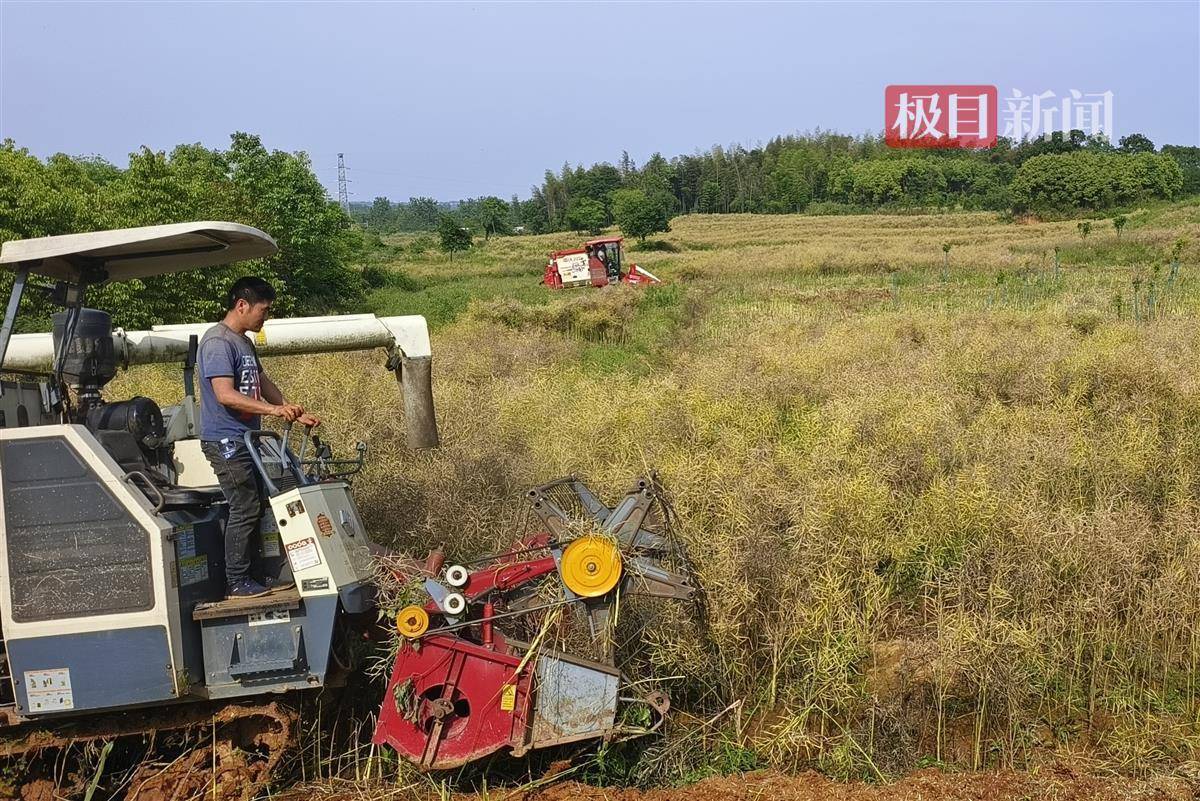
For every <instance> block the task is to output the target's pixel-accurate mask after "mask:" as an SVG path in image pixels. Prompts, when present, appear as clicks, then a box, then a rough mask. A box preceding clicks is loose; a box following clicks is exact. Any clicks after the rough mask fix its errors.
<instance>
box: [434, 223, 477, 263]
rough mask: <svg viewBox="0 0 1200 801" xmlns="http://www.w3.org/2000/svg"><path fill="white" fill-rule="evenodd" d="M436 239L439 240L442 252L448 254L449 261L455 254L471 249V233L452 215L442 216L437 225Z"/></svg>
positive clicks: (452, 259)
mask: <svg viewBox="0 0 1200 801" xmlns="http://www.w3.org/2000/svg"><path fill="white" fill-rule="evenodd" d="M438 237H439V238H440V239H441V248H442V252H444V253H449V254H450V261H454V254H455V252H457V251H460V250H467V249H469V248H470V247H471V232H470V231H468V230H467V229H466V228H465V227H463V224H462V221H461V220H459V219H458V218H457V217H455V216H454V215H453V214H443V215H442V219H441V222H439V223H438Z"/></svg>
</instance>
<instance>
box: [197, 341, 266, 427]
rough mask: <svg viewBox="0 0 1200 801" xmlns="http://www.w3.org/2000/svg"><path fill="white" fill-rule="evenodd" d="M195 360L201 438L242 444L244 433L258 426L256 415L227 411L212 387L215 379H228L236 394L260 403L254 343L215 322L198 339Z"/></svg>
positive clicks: (257, 362)
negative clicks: (229, 439)
mask: <svg viewBox="0 0 1200 801" xmlns="http://www.w3.org/2000/svg"><path fill="white" fill-rule="evenodd" d="M196 361H197V362H198V364H199V367H200V439H201V440H205V441H208V442H212V441H217V440H222V439H225V438H226V437H229V438H232V439H233V440H234V441H236V442H241V441H242V438H243V436H244V435H245V433H246V432H247V431H257V430H258V429H259V426H260V423H261V419H260V417H259V416H258V415H257V414H244V413H241V412H235V411H233V410H232V409H227V408H226V407H225V406H222V405H221V402H220V401H218V400H217V396H216V393H214V392H213V388H212V380H213V379H214V378H219V377H221V376H228V377H229V378H232V379H233V385H234V386H235V387H236V388H237V391H238V392H240V393H242V394H243V395H248V396H249V397H251V398H254V399H255V400H262V363H261V362H259V360H258V351H256V350H255V349H254V345H253V343H251V342H250V340H249V339H247V338H246V337H244V336H242V335H241V334H237V333H234V331H233V329H231V328H230V327H229V326H227V325H225V323H217V324H216V325H214V326H213V327H212V328H210V329H208V330H207V331H205V332H204V336H203V337H201V338H200V348H199V350H198V351H197V356H196Z"/></svg>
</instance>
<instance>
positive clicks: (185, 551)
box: [171, 526, 196, 559]
mask: <svg viewBox="0 0 1200 801" xmlns="http://www.w3.org/2000/svg"><path fill="white" fill-rule="evenodd" d="M171 536H173V537H174V538H175V552H176V553H177V554H179V558H180V559H182V558H184V557H186V556H195V555H196V529H195V527H194V526H176V527H175V528H173V529H171Z"/></svg>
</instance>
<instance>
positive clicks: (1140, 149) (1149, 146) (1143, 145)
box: [1119, 133, 1154, 153]
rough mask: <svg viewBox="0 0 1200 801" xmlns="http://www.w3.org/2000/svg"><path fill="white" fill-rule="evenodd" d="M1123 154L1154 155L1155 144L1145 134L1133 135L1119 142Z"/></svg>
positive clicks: (1123, 137) (1124, 137)
mask: <svg viewBox="0 0 1200 801" xmlns="http://www.w3.org/2000/svg"><path fill="white" fill-rule="evenodd" d="M1119 144H1120V149H1121V152H1122V153H1153V152H1154V143H1153V142H1151V141H1150V137H1148V136H1146V135H1145V134H1140V133H1131V134H1129V135H1128V136H1122V137H1121V139H1120V140H1119Z"/></svg>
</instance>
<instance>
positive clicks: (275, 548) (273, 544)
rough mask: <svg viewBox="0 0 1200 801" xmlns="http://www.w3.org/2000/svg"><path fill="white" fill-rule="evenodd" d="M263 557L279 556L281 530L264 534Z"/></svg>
mask: <svg viewBox="0 0 1200 801" xmlns="http://www.w3.org/2000/svg"><path fill="white" fill-rule="evenodd" d="M262 555H263V556H279V529H275V530H274V531H264V532H263V533H262Z"/></svg>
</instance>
